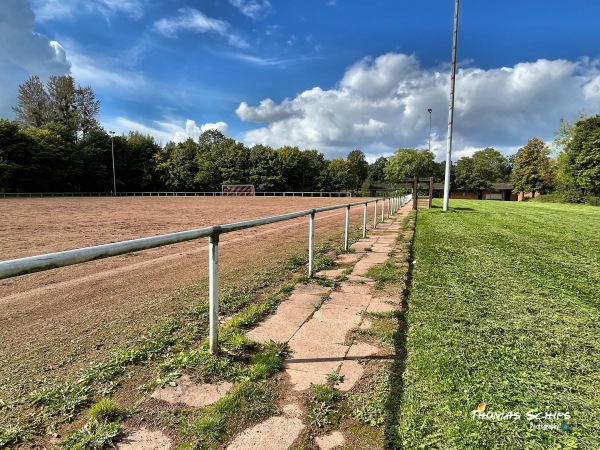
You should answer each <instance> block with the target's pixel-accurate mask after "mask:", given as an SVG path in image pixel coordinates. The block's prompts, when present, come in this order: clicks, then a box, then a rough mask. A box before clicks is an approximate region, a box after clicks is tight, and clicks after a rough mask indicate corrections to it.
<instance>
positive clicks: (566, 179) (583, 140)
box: [559, 114, 600, 195]
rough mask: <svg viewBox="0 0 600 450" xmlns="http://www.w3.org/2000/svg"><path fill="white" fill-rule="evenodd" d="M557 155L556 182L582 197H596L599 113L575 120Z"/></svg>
mask: <svg viewBox="0 0 600 450" xmlns="http://www.w3.org/2000/svg"><path fill="white" fill-rule="evenodd" d="M571 131H572V133H571V136H570V139H569V140H568V141H567V142H566V145H565V148H564V150H563V151H562V152H561V154H560V155H559V167H560V169H559V173H560V180H561V181H562V182H563V183H565V184H567V185H568V186H569V187H574V188H576V189H581V190H582V192H583V193H584V194H594V195H598V194H600V114H599V115H597V116H595V117H590V118H587V119H583V120H579V121H578V122H576V123H575V124H574V126H573V127H572V129H571Z"/></svg>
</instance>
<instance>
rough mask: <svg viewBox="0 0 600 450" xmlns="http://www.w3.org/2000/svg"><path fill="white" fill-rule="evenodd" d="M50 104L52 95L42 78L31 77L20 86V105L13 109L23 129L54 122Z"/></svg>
mask: <svg viewBox="0 0 600 450" xmlns="http://www.w3.org/2000/svg"><path fill="white" fill-rule="evenodd" d="M50 103H51V101H50V95H48V92H46V88H45V87H44V83H42V80H40V77H38V76H37V75H33V76H31V77H29V78H28V79H27V80H26V81H25V82H24V83H23V84H21V85H20V86H19V104H18V105H17V106H15V107H13V111H14V112H15V114H16V116H17V119H16V120H17V123H18V124H19V125H20V126H21V127H23V128H31V127H36V128H37V127H41V126H43V125H46V124H48V123H49V122H50V121H51V120H52V118H51V107H50Z"/></svg>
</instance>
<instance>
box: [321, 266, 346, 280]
mask: <svg viewBox="0 0 600 450" xmlns="http://www.w3.org/2000/svg"><path fill="white" fill-rule="evenodd" d="M344 270H346V269H345V268H341V269H329V270H322V271H320V272H317V274H316V275H317V276H318V277H320V278H327V279H328V280H335V279H336V278H337V277H339V276H341V275H342V274H343V273H344Z"/></svg>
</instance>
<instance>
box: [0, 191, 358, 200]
mask: <svg viewBox="0 0 600 450" xmlns="http://www.w3.org/2000/svg"><path fill="white" fill-rule="evenodd" d="M252 195H254V196H259V197H352V192H350V191H342V192H300V191H298V192H292V191H273V192H255V193H253V194H251V193H248V192H238V193H232V192H229V193H225V194H223V192H193V191H191V192H168V191H138V192H117V195H116V196H117V197H221V196H225V197H228V196H229V197H231V196H252ZM0 196H2V197H17V198H19V197H28V198H33V197H113V194H112V192H0Z"/></svg>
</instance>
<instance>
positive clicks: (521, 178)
mask: <svg viewBox="0 0 600 450" xmlns="http://www.w3.org/2000/svg"><path fill="white" fill-rule="evenodd" d="M549 155H550V149H549V148H548V147H547V146H546V144H544V142H542V141H541V140H539V139H538V138H535V137H534V138H532V139H530V140H529V142H527V144H526V145H525V146H524V147H522V148H520V149H519V151H518V152H517V154H516V155H515V159H514V167H513V169H512V173H511V174H510V186H511V188H512V190H513V192H514V193H517V192H531V193H533V194H535V192H540V193H545V192H548V191H550V190H551V189H552V188H553V187H554V185H555V181H554V170H553V165H552V163H551V161H550V157H549Z"/></svg>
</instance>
